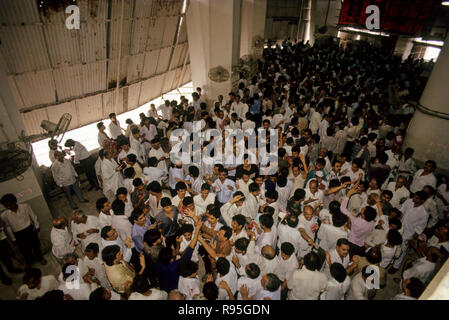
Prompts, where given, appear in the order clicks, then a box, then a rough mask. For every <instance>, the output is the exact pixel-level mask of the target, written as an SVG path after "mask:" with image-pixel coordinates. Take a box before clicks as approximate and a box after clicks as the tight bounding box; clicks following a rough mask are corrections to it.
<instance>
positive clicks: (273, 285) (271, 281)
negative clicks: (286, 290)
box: [265, 273, 282, 292]
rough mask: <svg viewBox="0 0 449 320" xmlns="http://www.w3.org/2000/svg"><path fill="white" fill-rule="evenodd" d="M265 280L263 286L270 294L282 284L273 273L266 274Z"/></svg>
mask: <svg viewBox="0 0 449 320" xmlns="http://www.w3.org/2000/svg"><path fill="white" fill-rule="evenodd" d="M267 280H268V281H267V283H266V285H265V286H266V288H267V290H268V291H270V292H274V291H276V290H277V289H279V287H280V286H281V284H282V282H281V280H279V278H278V276H277V275H275V274H274V273H268V274H267Z"/></svg>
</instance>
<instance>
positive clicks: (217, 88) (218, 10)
mask: <svg viewBox="0 0 449 320" xmlns="http://www.w3.org/2000/svg"><path fill="white" fill-rule="evenodd" d="M241 6H242V0H220V1H217V0H190V4H189V8H188V9H187V13H186V23H187V35H188V39H189V54H190V66H191V70H192V82H193V85H194V87H201V88H202V89H203V91H204V93H205V95H206V97H207V98H208V99H210V100H215V99H217V96H218V95H219V94H223V95H224V96H227V94H228V93H229V91H230V90H231V88H232V66H235V65H237V64H238V61H239V58H240V17H241ZM218 66H222V67H223V68H225V69H226V70H227V71H228V72H229V74H230V75H231V77H230V78H229V79H228V80H227V81H224V82H215V81H212V80H211V79H209V76H208V73H209V71H210V69H212V68H216V67H218ZM236 76H237V77H238V74H237V75H236Z"/></svg>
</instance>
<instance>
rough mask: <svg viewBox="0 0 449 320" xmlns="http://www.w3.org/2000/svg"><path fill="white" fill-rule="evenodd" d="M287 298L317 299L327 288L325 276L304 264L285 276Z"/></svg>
mask: <svg viewBox="0 0 449 320" xmlns="http://www.w3.org/2000/svg"><path fill="white" fill-rule="evenodd" d="M287 286H288V288H289V289H290V290H291V291H289V292H288V300H318V297H319V295H320V294H321V293H322V292H324V291H325V290H326V289H327V277H326V276H325V275H324V273H322V272H319V271H310V270H308V269H307V268H306V267H305V266H303V267H302V269H299V270H296V271H295V272H293V273H292V274H290V276H288V277H287Z"/></svg>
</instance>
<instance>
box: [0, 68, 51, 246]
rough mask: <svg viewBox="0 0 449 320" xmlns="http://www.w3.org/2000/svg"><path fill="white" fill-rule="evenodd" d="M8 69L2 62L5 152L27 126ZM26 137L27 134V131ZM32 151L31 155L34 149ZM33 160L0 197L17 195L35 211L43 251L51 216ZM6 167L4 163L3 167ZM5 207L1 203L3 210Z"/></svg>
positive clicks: (0, 135) (3, 185) (1, 141)
mask: <svg viewBox="0 0 449 320" xmlns="http://www.w3.org/2000/svg"><path fill="white" fill-rule="evenodd" d="M5 70H6V69H5V66H4V65H3V63H0V124H1V126H2V130H0V149H1V150H5V149H6V148H7V146H8V142H17V141H18V140H19V138H18V137H19V135H20V134H21V133H22V131H25V125H24V123H23V120H22V116H21V115H20V113H19V109H18V108H17V106H16V103H15V100H14V98H13V95H12V92H11V89H10V86H9V83H8V78H7V75H6V71H5ZM25 134H26V131H25ZM18 145H19V146H20V147H22V148H24V149H25V150H27V147H26V146H25V144H23V143H18ZM29 151H30V152H31V153H32V149H31V148H30V149H29ZM32 157H33V163H32V165H31V166H30V167H29V168H28V169H27V170H26V171H25V172H24V173H22V174H21V175H20V176H18V177H16V178H12V179H10V180H7V181H4V182H0V196H3V195H4V194H6V193H12V194H14V195H15V196H16V197H17V199H18V202H19V203H24V202H26V203H28V204H29V205H30V206H31V207H32V208H33V211H34V212H35V213H36V215H37V217H38V219H39V223H40V229H41V230H40V233H39V234H40V238H41V241H42V240H44V239H45V240H46V241H43V242H44V243H45V244H46V245H45V244H44V243H43V244H44V246H43V249H44V250H46V249H47V250H48V249H50V247H49V240H50V230H51V228H52V215H51V213H50V209H49V208H48V205H47V202H46V200H45V198H44V195H43V194H42V189H41V186H42V179H41V178H40V176H39V173H38V172H39V171H38V170H39V169H38V166H37V163H36V161H35V159H34V155H33V156H32ZM0 165H3V164H0ZM3 209H4V207H3V206H2V205H1V204H0V211H2V210H3Z"/></svg>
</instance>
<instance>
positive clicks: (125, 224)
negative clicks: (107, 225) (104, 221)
mask: <svg viewBox="0 0 449 320" xmlns="http://www.w3.org/2000/svg"><path fill="white" fill-rule="evenodd" d="M111 227H112V228H114V229H115V231H117V233H118V236H119V238H120V239H122V241H125V240H126V238H131V231H132V228H133V225H132V224H131V222H129V220H128V217H127V216H126V215H118V216H117V215H115V214H113V215H112V217H111ZM131 246H132V244H131Z"/></svg>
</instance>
